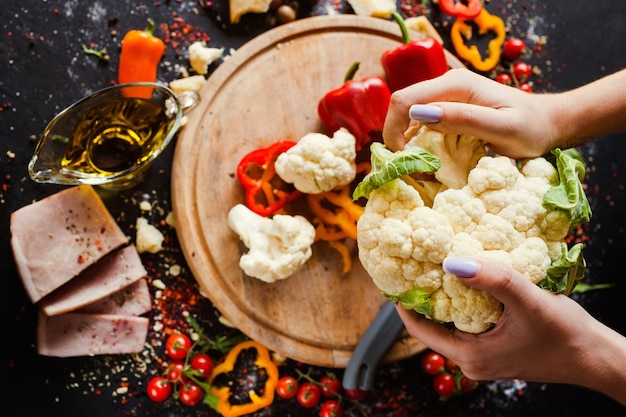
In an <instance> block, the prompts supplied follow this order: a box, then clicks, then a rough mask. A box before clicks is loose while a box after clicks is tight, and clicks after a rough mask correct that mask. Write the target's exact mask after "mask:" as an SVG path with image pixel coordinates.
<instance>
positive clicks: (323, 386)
mask: <svg viewBox="0 0 626 417" xmlns="http://www.w3.org/2000/svg"><path fill="white" fill-rule="evenodd" d="M300 377H301V378H304V381H301V380H300V379H299V378H296V377H293V376H290V375H285V376H282V377H281V378H280V379H279V380H278V383H277V384H276V395H277V396H278V397H280V398H282V399H285V400H290V399H292V398H295V399H296V401H297V402H298V404H300V405H301V406H302V407H304V408H315V407H316V406H318V405H319V404H320V403H321V408H320V413H319V415H320V417H342V416H343V412H344V406H343V403H342V401H343V400H344V399H347V400H348V401H354V402H358V401H361V400H363V399H365V397H366V396H367V391H363V390H361V389H358V388H357V389H355V390H346V389H343V388H342V387H341V380H340V379H339V378H337V376H336V375H335V374H332V373H329V374H326V375H324V376H322V377H321V378H320V379H319V381H316V380H314V379H312V378H311V377H309V376H308V375H304V374H301V375H300Z"/></svg>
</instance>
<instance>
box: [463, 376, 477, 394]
mask: <svg viewBox="0 0 626 417" xmlns="http://www.w3.org/2000/svg"><path fill="white" fill-rule="evenodd" d="M459 385H460V386H461V391H463V392H472V391H474V390H475V389H476V388H477V387H478V381H474V380H473V379H469V378H468V377H466V376H465V375H463V376H462V377H461V380H460V381H459Z"/></svg>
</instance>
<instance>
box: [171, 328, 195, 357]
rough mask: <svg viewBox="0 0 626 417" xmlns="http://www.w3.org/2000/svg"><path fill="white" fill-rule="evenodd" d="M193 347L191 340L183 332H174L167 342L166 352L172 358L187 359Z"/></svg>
mask: <svg viewBox="0 0 626 417" xmlns="http://www.w3.org/2000/svg"><path fill="white" fill-rule="evenodd" d="M189 349H191V340H189V337H187V336H186V335H184V334H182V333H174V334H172V335H171V336H170V337H168V338H167V342H165V352H166V353H167V355H168V356H169V357H170V358H172V359H179V360H181V359H185V357H186V356H187V352H188V351H189Z"/></svg>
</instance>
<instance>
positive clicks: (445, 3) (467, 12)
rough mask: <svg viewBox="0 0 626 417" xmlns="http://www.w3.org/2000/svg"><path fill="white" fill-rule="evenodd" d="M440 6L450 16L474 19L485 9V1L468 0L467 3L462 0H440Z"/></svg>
mask: <svg viewBox="0 0 626 417" xmlns="http://www.w3.org/2000/svg"><path fill="white" fill-rule="evenodd" d="M439 8H440V9H441V11H442V12H444V13H445V14H447V15H450V16H456V17H460V18H462V19H473V18H475V17H476V16H478V15H479V14H480V11H481V10H482V9H483V2H482V0H467V4H464V3H463V2H461V1H460V0H439Z"/></svg>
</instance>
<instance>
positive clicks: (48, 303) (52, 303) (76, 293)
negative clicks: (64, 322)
mask: <svg viewBox="0 0 626 417" xmlns="http://www.w3.org/2000/svg"><path fill="white" fill-rule="evenodd" d="M146 275H147V272H146V269H145V268H144V266H143V264H142V263H141V258H140V257H139V253H138V252H137V249H136V248H135V246H133V245H130V246H126V247H124V248H122V249H118V250H116V251H114V252H112V253H110V254H108V255H106V256H105V257H104V258H102V259H101V260H100V261H98V262H97V263H95V264H94V265H92V266H90V267H89V268H87V269H85V270H84V271H83V272H81V273H80V275H78V276H77V277H75V278H73V279H72V280H70V281H69V282H67V283H66V284H65V285H63V286H61V287H60V288H57V289H56V290H54V291H53V292H52V293H50V294H48V295H47V296H45V297H44V298H43V299H42V300H40V301H39V307H40V308H41V310H42V311H43V312H44V314H46V315H48V316H54V315H57V314H62V313H66V312H68V311H73V310H76V309H78V308H80V307H83V306H85V305H87V304H91V303H93V302H94V301H97V300H99V299H101V298H104V297H107V296H109V295H111V294H113V293H115V292H117V291H119V290H121V289H122V288H124V287H127V286H128V285H130V284H133V283H134V282H137V281H138V280H139V279H140V278H143V277H145V276H146ZM131 295H132V294H131Z"/></svg>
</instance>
